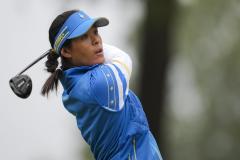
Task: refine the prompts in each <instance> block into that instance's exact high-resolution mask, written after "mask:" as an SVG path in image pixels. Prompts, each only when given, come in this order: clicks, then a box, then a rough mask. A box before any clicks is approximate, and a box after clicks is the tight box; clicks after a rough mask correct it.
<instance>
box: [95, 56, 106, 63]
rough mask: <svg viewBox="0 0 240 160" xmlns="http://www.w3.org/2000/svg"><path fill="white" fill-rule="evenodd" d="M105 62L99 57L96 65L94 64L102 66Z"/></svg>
mask: <svg viewBox="0 0 240 160" xmlns="http://www.w3.org/2000/svg"><path fill="white" fill-rule="evenodd" d="M104 61H105V58H104V57H99V58H98V59H97V60H96V63H95V64H103V63H104Z"/></svg>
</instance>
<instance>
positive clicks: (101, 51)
mask: <svg viewBox="0 0 240 160" xmlns="http://www.w3.org/2000/svg"><path fill="white" fill-rule="evenodd" d="M95 53H96V54H97V55H102V54H103V49H102V48H100V49H98V50H96V52H95Z"/></svg>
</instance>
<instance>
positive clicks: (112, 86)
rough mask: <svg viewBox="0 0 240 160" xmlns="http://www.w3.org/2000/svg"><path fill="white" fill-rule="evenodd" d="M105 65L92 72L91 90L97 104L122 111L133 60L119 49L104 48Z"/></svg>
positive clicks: (111, 109)
mask: <svg viewBox="0 0 240 160" xmlns="http://www.w3.org/2000/svg"><path fill="white" fill-rule="evenodd" d="M106 53H107V54H108V55H107V56H106V57H107V58H105V59H106V61H105V63H104V64H102V65H100V66H99V67H97V68H96V69H94V70H93V71H92V74H91V79H90V89H91V93H92V96H93V97H94V98H95V100H96V101H97V103H98V104H99V105H100V106H102V107H104V108H105V109H107V110H110V111H120V110H121V109H122V108H123V107H124V101H125V99H126V97H127V94H128V90H129V80H130V75H131V68H132V66H131V59H130V57H129V56H128V55H127V54H126V53H125V52H123V51H121V50H119V49H117V48H114V47H113V48H112V47H110V48H107V49H106V48H104V56H105V54H106Z"/></svg>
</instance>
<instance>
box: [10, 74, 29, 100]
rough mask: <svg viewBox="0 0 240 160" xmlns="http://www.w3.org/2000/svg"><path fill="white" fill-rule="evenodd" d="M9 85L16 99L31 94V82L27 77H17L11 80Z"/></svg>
mask: <svg viewBox="0 0 240 160" xmlns="http://www.w3.org/2000/svg"><path fill="white" fill-rule="evenodd" d="M9 85H10V87H11V88H12V90H13V92H14V93H15V94H16V95H17V96H18V97H21V98H27V97H29V95H30V94H31V91H32V80H31V78H30V77H29V76H27V75H17V76H15V77H13V78H11V79H10V81H9Z"/></svg>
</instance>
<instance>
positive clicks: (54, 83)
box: [41, 10, 78, 96]
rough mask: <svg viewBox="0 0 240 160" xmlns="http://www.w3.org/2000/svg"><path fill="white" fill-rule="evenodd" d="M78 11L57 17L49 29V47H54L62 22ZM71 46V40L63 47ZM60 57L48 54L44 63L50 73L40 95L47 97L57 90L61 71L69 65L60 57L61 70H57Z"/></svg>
mask: <svg viewBox="0 0 240 160" xmlns="http://www.w3.org/2000/svg"><path fill="white" fill-rule="evenodd" d="M77 11H78V10H70V11H66V12H63V13H62V14H60V15H58V16H57V17H56V18H55V19H54V20H53V22H52V24H51V26H50V28H49V32H48V33H49V42H50V44H51V47H52V48H53V46H54V40H55V37H56V35H57V34H58V32H59V30H60V29H61V27H62V25H63V24H64V22H65V21H66V20H67V19H68V17H69V16H71V15H72V14H73V13H75V12H77ZM70 45H71V40H67V41H66V42H65V43H64V44H63V47H68V46H70ZM59 57H60V56H59V55H58V54H57V53H56V52H55V51H54V50H53V49H52V50H50V51H49V54H48V56H47V61H46V62H45V66H46V70H47V71H48V72H50V73H51V75H50V76H49V78H48V79H47V80H46V82H45V83H44V85H43V87H42V91H41V93H42V95H43V96H45V95H47V96H48V93H49V92H50V91H51V90H54V89H55V90H56V91H57V88H58V80H59V78H60V76H61V74H62V70H65V69H68V68H69V67H70V65H69V64H68V62H67V60H66V59H65V58H64V57H61V63H62V64H61V67H60V68H61V69H60V68H58V69H57V67H58V64H59V62H58V58H59Z"/></svg>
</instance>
